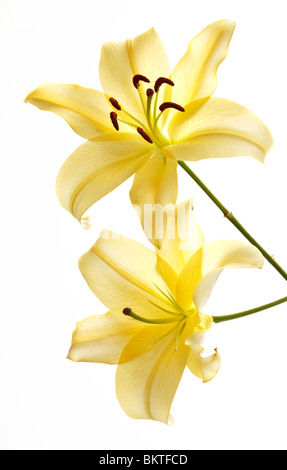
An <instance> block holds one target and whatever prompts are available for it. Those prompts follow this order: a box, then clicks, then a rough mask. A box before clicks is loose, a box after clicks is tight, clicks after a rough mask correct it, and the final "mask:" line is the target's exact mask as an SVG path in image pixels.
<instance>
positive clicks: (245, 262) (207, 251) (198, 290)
mask: <svg viewBox="0 0 287 470" xmlns="http://www.w3.org/2000/svg"><path fill="white" fill-rule="evenodd" d="M262 266H263V256H262V255H261V253H260V251H259V250H258V249H257V248H255V247H254V246H253V245H251V244H249V243H245V242H239V241H233V240H219V241H215V242H212V243H208V244H207V245H205V247H204V249H203V257H202V279H201V280H200V282H199V283H198V284H197V286H196V287H195V289H194V292H193V301H194V303H195V305H196V306H197V308H198V310H199V311H201V310H202V308H203V307H204V305H205V304H206V302H207V301H208V299H209V297H210V294H211V292H212V289H213V287H214V285H215V283H216V281H217V279H218V277H219V275H220V273H221V272H222V270H223V269H224V268H262Z"/></svg>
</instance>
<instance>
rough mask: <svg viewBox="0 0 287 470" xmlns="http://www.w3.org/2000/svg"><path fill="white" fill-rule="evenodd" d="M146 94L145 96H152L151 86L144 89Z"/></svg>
mask: <svg viewBox="0 0 287 470" xmlns="http://www.w3.org/2000/svg"><path fill="white" fill-rule="evenodd" d="M146 95H147V96H152V95H154V91H153V89H152V88H148V89H147V91H146Z"/></svg>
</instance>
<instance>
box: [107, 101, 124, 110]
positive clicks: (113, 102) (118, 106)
mask: <svg viewBox="0 0 287 470" xmlns="http://www.w3.org/2000/svg"><path fill="white" fill-rule="evenodd" d="M110 103H111V105H112V106H113V107H114V108H116V109H117V110H118V111H120V110H121V109H122V108H121V105H120V104H119V102H118V101H117V100H115V98H110Z"/></svg>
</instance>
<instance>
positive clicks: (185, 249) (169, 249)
mask: <svg viewBox="0 0 287 470" xmlns="http://www.w3.org/2000/svg"><path fill="white" fill-rule="evenodd" d="M192 211H193V203H192V200H191V199H190V200H188V201H185V202H182V203H180V204H177V205H176V206H174V207H173V208H172V209H171V210H170V211H169V212H168V216H167V227H166V230H165V234H164V239H163V243H162V245H161V248H160V250H158V251H157V254H158V257H160V258H163V259H164V260H165V261H166V262H167V263H168V264H169V265H170V266H171V267H172V268H173V269H174V271H175V272H176V273H177V275H180V273H181V271H182V270H183V268H184V266H185V265H186V264H187V262H188V260H189V259H190V258H191V256H192V255H193V254H194V253H195V252H196V251H197V250H199V248H201V247H202V246H203V245H204V233H203V231H202V229H201V227H200V226H199V225H198V224H197V222H196V221H195V219H194V217H193V213H192Z"/></svg>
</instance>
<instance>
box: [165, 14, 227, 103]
mask: <svg viewBox="0 0 287 470" xmlns="http://www.w3.org/2000/svg"><path fill="white" fill-rule="evenodd" d="M234 29H235V23H233V22H232V21H227V20H220V21H216V22H215V23H212V24H210V25H209V26H207V28H205V29H204V30H203V31H201V33H199V34H198V35H197V36H196V37H195V38H194V39H193V40H192V41H191V42H190V43H189V46H188V50H187V52H186V54H185V55H184V56H183V57H182V59H181V60H180V61H179V63H178V64H177V65H176V67H175V69H174V70H173V72H172V74H171V78H172V80H173V81H174V83H175V86H174V88H173V90H172V99H173V101H174V102H176V103H178V104H180V105H181V106H184V107H185V105H187V104H188V103H190V102H191V101H193V100H196V99H199V98H203V97H205V96H211V95H212V94H213V92H214V90H215V88H216V86H217V76H216V73H217V69H218V66H219V65H220V63H221V62H222V61H223V59H225V57H226V55H227V52H228V46H229V42H230V40H231V37H232V35H233V32H234Z"/></svg>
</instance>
